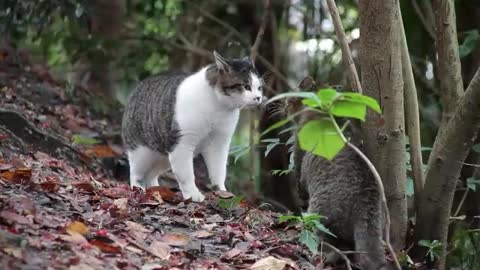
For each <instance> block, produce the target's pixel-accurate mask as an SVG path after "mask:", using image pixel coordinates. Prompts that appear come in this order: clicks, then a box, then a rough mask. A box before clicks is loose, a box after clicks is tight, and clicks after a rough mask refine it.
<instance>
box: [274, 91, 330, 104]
mask: <svg viewBox="0 0 480 270" xmlns="http://www.w3.org/2000/svg"><path fill="white" fill-rule="evenodd" d="M287 97H298V98H310V99H312V100H315V101H316V102H317V103H318V104H321V101H320V99H318V97H317V95H315V93H312V92H289V93H282V94H279V95H276V96H274V97H272V98H271V99H269V100H268V101H267V102H266V104H268V103H272V102H274V101H276V100H280V99H282V98H287Z"/></svg>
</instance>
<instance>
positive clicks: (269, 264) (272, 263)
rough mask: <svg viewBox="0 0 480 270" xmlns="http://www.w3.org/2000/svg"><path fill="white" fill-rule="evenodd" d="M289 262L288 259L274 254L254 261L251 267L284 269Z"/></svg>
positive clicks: (262, 269)
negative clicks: (282, 258) (285, 259)
mask: <svg viewBox="0 0 480 270" xmlns="http://www.w3.org/2000/svg"><path fill="white" fill-rule="evenodd" d="M287 264H289V263H288V262H287V261H284V260H280V259H277V258H275V257H273V256H268V257H266V258H263V259H261V260H259V261H257V262H256V263H254V264H253V265H252V266H250V268H249V269H255V270H282V269H283V268H284V267H285V266H286V265H287Z"/></svg>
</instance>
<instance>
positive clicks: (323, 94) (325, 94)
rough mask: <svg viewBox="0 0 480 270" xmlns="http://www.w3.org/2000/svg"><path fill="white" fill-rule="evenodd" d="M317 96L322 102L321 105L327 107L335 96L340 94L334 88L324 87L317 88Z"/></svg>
mask: <svg viewBox="0 0 480 270" xmlns="http://www.w3.org/2000/svg"><path fill="white" fill-rule="evenodd" d="M317 96H318V98H319V99H320V101H321V102H322V106H323V107H326V108H328V107H330V105H331V104H332V103H333V101H334V100H335V98H337V97H338V96H340V95H339V94H338V93H337V91H336V90H335V89H332V88H326V89H320V90H318V92H317Z"/></svg>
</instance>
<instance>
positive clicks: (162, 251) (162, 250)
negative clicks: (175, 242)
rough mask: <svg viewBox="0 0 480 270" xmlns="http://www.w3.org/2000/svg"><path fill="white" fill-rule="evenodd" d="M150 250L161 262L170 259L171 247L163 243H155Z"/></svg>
mask: <svg viewBox="0 0 480 270" xmlns="http://www.w3.org/2000/svg"><path fill="white" fill-rule="evenodd" d="M148 249H149V250H150V252H152V254H155V256H157V257H158V258H159V259H161V260H167V259H168V258H169V257H170V246H169V245H167V244H165V243H163V242H160V241H153V242H152V243H151V244H150V246H149V247H148Z"/></svg>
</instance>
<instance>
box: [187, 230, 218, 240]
mask: <svg viewBox="0 0 480 270" xmlns="http://www.w3.org/2000/svg"><path fill="white" fill-rule="evenodd" d="M213 235H214V234H213V233H211V232H209V231H206V230H200V231H196V232H193V233H192V236H193V237H196V238H199V239H203V238H208V237H210V236H213Z"/></svg>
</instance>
